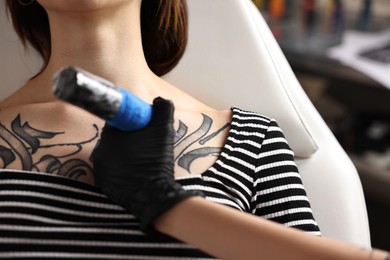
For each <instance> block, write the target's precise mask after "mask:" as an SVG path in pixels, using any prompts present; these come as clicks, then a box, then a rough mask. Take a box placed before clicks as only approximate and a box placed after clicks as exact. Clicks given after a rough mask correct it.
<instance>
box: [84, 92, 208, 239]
mask: <svg viewBox="0 0 390 260" xmlns="http://www.w3.org/2000/svg"><path fill="white" fill-rule="evenodd" d="M173 112H174V107H173V104H172V103H171V102H170V101H168V100H164V99H162V98H156V99H155V100H154V102H153V115H152V119H151V122H150V123H149V124H148V125H147V126H146V127H145V128H143V129H141V130H138V131H134V132H123V131H121V130H118V129H116V128H114V127H111V126H109V125H106V126H105V127H104V129H103V132H102V135H101V140H100V142H99V144H98V145H97V147H96V148H95V150H94V151H93V153H92V161H93V164H94V177H95V183H96V185H97V186H98V187H100V188H101V189H102V191H103V193H105V194H106V195H107V196H108V197H109V198H111V199H112V200H113V201H114V202H116V203H118V204H119V205H121V206H122V207H124V208H126V209H128V210H130V211H132V213H133V214H134V215H135V216H136V217H138V218H139V219H140V222H141V228H142V230H143V231H145V232H148V231H151V230H153V222H154V220H155V219H156V218H158V216H160V215H161V214H162V213H164V212H165V211H166V210H168V209H169V208H171V207H172V206H174V205H175V204H176V203H178V202H180V201H182V200H184V199H186V198H188V197H191V196H195V195H201V194H200V193H197V192H194V191H186V190H184V189H183V188H182V186H181V185H180V184H179V183H177V182H176V181H175V180H174V178H173V166H174V162H173V136H174V129H173Z"/></svg>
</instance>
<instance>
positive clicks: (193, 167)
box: [174, 110, 232, 177]
mask: <svg viewBox="0 0 390 260" xmlns="http://www.w3.org/2000/svg"><path fill="white" fill-rule="evenodd" d="M231 118H232V111H231V110H205V111H180V110H179V111H176V114H175V130H176V134H175V145H174V153H175V158H174V160H175V176H176V177H185V176H188V175H197V174H202V173H204V172H205V171H206V170H207V169H209V168H210V167H211V166H212V165H213V164H214V163H215V162H216V160H217V159H218V157H219V155H220V153H221V151H222V148H223V147H224V145H225V143H226V140H227V137H228V134H229V129H230V123H231Z"/></svg>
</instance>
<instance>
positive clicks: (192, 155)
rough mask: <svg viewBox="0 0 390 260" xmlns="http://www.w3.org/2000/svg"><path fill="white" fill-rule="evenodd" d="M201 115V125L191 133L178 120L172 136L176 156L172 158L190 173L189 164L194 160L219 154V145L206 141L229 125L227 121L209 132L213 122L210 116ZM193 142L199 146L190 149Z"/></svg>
mask: <svg viewBox="0 0 390 260" xmlns="http://www.w3.org/2000/svg"><path fill="white" fill-rule="evenodd" d="M202 116H203V120H202V123H201V125H200V126H199V128H198V129H196V130H195V131H193V132H192V133H188V127H187V126H186V125H185V124H184V123H183V122H182V121H179V126H178V129H177V130H176V132H177V134H176V135H175V138H174V142H175V144H174V146H175V150H176V156H175V158H174V160H175V163H177V164H178V165H179V166H180V167H182V168H183V169H185V170H186V171H187V172H188V173H191V170H190V168H191V164H192V163H193V162H194V161H195V160H197V159H200V158H203V157H207V156H218V155H219V153H220V152H221V147H215V146H208V145H207V142H209V141H210V140H212V139H213V138H214V137H216V136H217V135H218V134H219V133H221V132H222V131H223V130H225V129H226V128H227V127H229V125H230V124H229V123H227V124H225V125H224V126H222V127H221V128H219V129H217V130H216V131H214V132H211V131H210V129H211V127H212V124H213V120H212V118H210V117H209V116H207V115H205V114H202ZM194 143H198V144H199V145H201V147H200V148H194V149H191V146H192V145H193V144H194Z"/></svg>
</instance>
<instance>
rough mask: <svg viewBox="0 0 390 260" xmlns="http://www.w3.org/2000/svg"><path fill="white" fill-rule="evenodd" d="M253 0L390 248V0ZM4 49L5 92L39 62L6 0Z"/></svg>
mask: <svg viewBox="0 0 390 260" xmlns="http://www.w3.org/2000/svg"><path fill="white" fill-rule="evenodd" d="M237 1H241V0H237ZM252 1H253V2H254V3H255V4H256V5H257V7H258V8H259V10H260V12H261V13H262V14H263V16H264V17H265V19H266V21H267V22H268V24H269V26H270V28H271V30H272V32H273V34H274V36H275V38H276V39H277V41H278V42H279V45H280V46H281V48H282V51H283V52H284V54H285V55H286V57H287V59H288V61H289V63H290V65H291V66H292V68H293V70H294V72H295V74H296V75H297V77H298V80H299V81H300V83H301V84H302V86H303V88H304V89H305V91H306V93H307V94H308V96H309V97H310V99H311V100H312V102H313V103H314V105H315V106H316V108H317V109H318V111H319V112H320V114H321V115H322V116H323V118H324V119H325V121H326V122H327V124H328V125H329V127H330V128H331V130H332V131H333V133H334V134H335V136H336V137H337V139H338V140H339V142H340V143H341V145H342V146H343V147H344V149H345V150H346V151H347V153H348V154H349V156H350V157H351V158H352V160H353V162H354V164H355V165H356V167H357V169H358V172H359V175H360V178H361V180H362V184H363V188H364V191H365V197H366V202H367V208H368V214H369V223H370V229H371V236H372V245H373V246H374V247H379V248H383V249H387V250H390V237H389V234H390V0H252ZM0 53H1V56H0V57H1V59H2V62H1V64H2V67H1V70H2V75H8V76H9V77H5V78H2V79H1V81H2V82H1V91H0V100H1V99H3V98H5V97H6V96H8V95H9V94H11V92H13V91H15V89H17V87H18V86H20V85H21V84H23V83H24V82H25V81H26V80H27V79H28V77H30V76H32V75H33V74H34V73H35V72H36V70H37V68H38V67H39V66H40V59H39V58H37V57H36V54H35V53H34V52H30V53H28V52H27V53H26V51H25V50H24V49H23V48H22V46H21V45H20V43H19V41H18V40H17V38H16V36H15V34H14V33H13V31H12V29H11V27H10V25H9V23H8V20H7V17H6V15H5V12H4V5H3V4H0ZM15 55H17V57H15ZM4 64H6V66H4Z"/></svg>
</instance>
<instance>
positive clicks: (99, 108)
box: [53, 66, 152, 131]
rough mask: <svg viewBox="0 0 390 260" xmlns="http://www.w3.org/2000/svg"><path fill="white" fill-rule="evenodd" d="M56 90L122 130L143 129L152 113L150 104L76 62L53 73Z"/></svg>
mask: <svg viewBox="0 0 390 260" xmlns="http://www.w3.org/2000/svg"><path fill="white" fill-rule="evenodd" d="M53 92H54V95H55V96H57V97H58V98H59V99H61V100H63V101H67V102H69V103H71V104H73V105H76V106H78V107H80V108H83V109H85V110H86V111H88V112H90V113H92V114H94V115H96V116H98V117H100V118H102V119H104V120H105V121H106V122H107V124H109V125H111V126H113V127H116V128H118V129H120V130H122V131H135V130H138V129H141V128H143V127H145V126H146V125H147V124H148V123H149V122H150V120H151V117H152V106H151V105H150V104H148V103H146V102H145V101H143V100H141V99H140V98H138V97H136V96H134V95H133V94H131V93H129V92H127V91H126V90H124V89H121V88H118V87H117V86H115V85H114V84H113V83H111V82H109V81H107V80H105V79H103V78H101V77H98V76H96V75H93V74H91V73H89V72H87V71H85V70H82V69H80V68H77V67H74V66H70V67H66V68H64V69H62V70H60V71H59V72H58V73H57V74H56V75H55V76H54V84H53Z"/></svg>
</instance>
